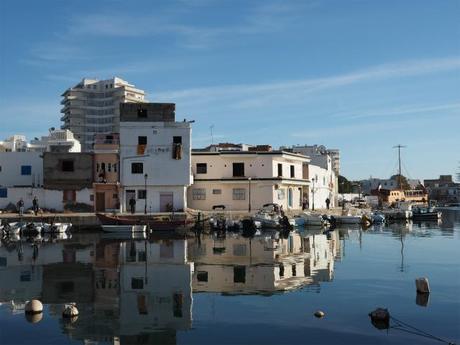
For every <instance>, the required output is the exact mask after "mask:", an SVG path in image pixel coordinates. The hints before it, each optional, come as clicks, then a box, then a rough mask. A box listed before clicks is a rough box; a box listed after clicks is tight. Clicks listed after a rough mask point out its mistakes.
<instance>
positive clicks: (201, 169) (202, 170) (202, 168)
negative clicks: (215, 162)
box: [196, 163, 208, 174]
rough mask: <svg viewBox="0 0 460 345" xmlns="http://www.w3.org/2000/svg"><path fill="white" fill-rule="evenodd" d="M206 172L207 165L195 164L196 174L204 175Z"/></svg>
mask: <svg viewBox="0 0 460 345" xmlns="http://www.w3.org/2000/svg"><path fill="white" fill-rule="evenodd" d="M207 172H208V165H207V164H206V163H196V173H197V174H206V173H207Z"/></svg>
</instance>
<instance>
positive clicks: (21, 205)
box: [18, 198, 24, 216]
mask: <svg viewBox="0 0 460 345" xmlns="http://www.w3.org/2000/svg"><path fill="white" fill-rule="evenodd" d="M18 208H19V215H20V216H22V215H23V214H24V200H22V198H21V199H19V201H18Z"/></svg>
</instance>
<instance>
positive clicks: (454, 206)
mask: <svg viewBox="0 0 460 345" xmlns="http://www.w3.org/2000/svg"><path fill="white" fill-rule="evenodd" d="M436 210H443V211H460V203H458V202H454V203H449V204H445V205H444V206H436Z"/></svg>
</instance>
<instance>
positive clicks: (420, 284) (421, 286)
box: [415, 277, 430, 293]
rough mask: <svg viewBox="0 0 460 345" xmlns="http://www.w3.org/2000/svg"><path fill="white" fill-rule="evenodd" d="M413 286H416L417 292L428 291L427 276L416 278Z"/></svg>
mask: <svg viewBox="0 0 460 345" xmlns="http://www.w3.org/2000/svg"><path fill="white" fill-rule="evenodd" d="M415 287H416V288H417V292H418V293H430V284H429V283H428V278H425V277H421V278H416V279H415Z"/></svg>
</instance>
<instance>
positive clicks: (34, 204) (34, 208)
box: [32, 196, 38, 215]
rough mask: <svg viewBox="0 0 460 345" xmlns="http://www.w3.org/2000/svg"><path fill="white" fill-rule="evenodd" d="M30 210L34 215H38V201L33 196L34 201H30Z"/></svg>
mask: <svg viewBox="0 0 460 345" xmlns="http://www.w3.org/2000/svg"><path fill="white" fill-rule="evenodd" d="M32 208H33V210H34V213H35V215H37V214H38V199H37V197H36V196H34V199H33V200H32Z"/></svg>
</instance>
